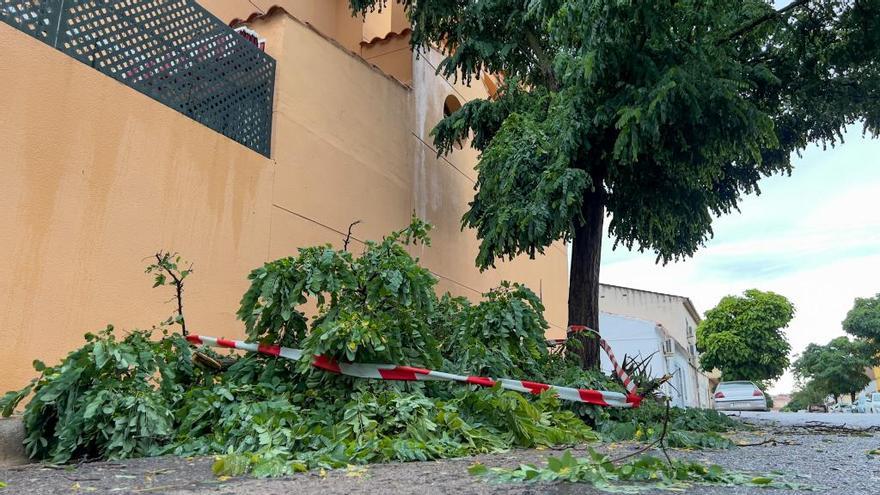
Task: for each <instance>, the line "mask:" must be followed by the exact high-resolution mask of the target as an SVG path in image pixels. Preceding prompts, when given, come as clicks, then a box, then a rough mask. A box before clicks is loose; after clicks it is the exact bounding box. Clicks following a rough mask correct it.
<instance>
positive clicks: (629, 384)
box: [568, 325, 636, 394]
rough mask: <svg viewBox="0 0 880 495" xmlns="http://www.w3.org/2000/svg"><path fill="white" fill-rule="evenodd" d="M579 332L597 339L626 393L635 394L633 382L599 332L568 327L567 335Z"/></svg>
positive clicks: (580, 327)
mask: <svg viewBox="0 0 880 495" xmlns="http://www.w3.org/2000/svg"><path fill="white" fill-rule="evenodd" d="M579 332H592V333H594V334H596V336H597V337H599V346H600V347H602V349H603V350H604V351H605V354H608V359H610V360H611V365H612V366H614V372H615V373H616V374H617V376H618V378H620V381H621V382H622V383H623V386H624V387H625V388H626V390H627V392H629V393H630V394H635V393H636V384H635V382H633V380H632V378H630V376H629V374H628V373H627V372H626V370H624V369H623V368H622V367H621V366H620V364H618V363H617V359H616V358H615V357H614V353H613V352H611V346H610V345H608V342H606V341H605V339H603V338H602V337H601V336H599V332H597V331H595V330H593V329H592V328H590V327H588V326H585V325H569V327H568V333H569V335H571V334H575V333H579Z"/></svg>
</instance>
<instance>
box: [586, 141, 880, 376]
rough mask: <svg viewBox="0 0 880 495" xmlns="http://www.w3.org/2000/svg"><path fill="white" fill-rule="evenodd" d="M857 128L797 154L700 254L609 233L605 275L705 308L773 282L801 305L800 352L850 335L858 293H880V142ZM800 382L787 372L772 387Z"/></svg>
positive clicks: (794, 332) (796, 323)
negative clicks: (620, 240) (684, 255)
mask: <svg viewBox="0 0 880 495" xmlns="http://www.w3.org/2000/svg"><path fill="white" fill-rule="evenodd" d="M855 134H857V133H856V132H850V135H852V137H851V138H850V139H849V142H848V143H847V144H846V145H845V146H842V147H839V148H835V149H830V150H820V149H817V148H811V149H810V150H808V151H807V152H806V153H805V154H804V156H803V157H802V158H796V160H795V164H796V170H795V171H794V173H793V174H792V176H791V177H773V178H769V179H766V180H765V181H762V189H763V190H764V194H762V195H761V196H759V197H755V196H750V197H747V198H745V199H744V200H743V201H742V203H741V212H740V213H734V214H732V215H728V216H725V217H722V218H719V219H718V220H717V221H716V222H715V225H714V229H715V234H716V237H715V238H714V239H712V240H710V241H709V242H708V243H707V246H706V247H704V248H703V249H701V250H699V251H698V252H697V254H696V255H695V257H694V258H693V259H689V260H687V261H684V262H679V263H671V264H669V265H667V266H661V265H656V264H655V263H654V258H655V257H654V255H653V254H651V253H643V254H639V253H628V252H621V251H620V250H618V251H616V252H611V251H610V250H609V249H608V248H607V247H608V246H610V245H611V244H612V241H610V240H608V239H606V249H605V250H604V252H603V266H602V281H603V282H606V283H612V284H619V285H626V286H630V287H638V288H643V289H647V290H655V291H660V292H669V293H673V294H680V295H684V296H688V297H690V298H691V299H692V300H693V301H694V303H695V304H696V305H697V308H698V309H699V310H700V311H701V312H702V311H705V310H707V309H709V308H711V307H713V306H714V305H715V304H717V302H718V300H719V299H720V298H721V297H723V296H725V295H727V294H735V293H741V292H742V291H743V290H745V289H749V288H757V289H760V290H772V291H774V292H778V293H780V294H782V295H785V296H786V297H788V298H789V299H790V300H791V301H792V302H793V303H794V304H795V306H796V308H797V315H796V317H795V319H794V320H793V321H792V322H791V325H790V327H789V328H788V329H787V331H786V333H787V335H788V336H789V340H790V342H791V344H792V351H793V353H797V352H800V351H802V350H803V349H804V347H806V345H807V344H809V343H810V342H816V343H820V344H824V343H826V342H828V341H829V340H831V339H832V338H834V337H836V336H839V335H842V334H843V330H842V328H841V324H840V323H841V321H842V320H843V318H844V317H845V316H846V312H847V311H848V310H849V309H850V308H851V307H852V303H853V299H854V298H856V297H867V296H872V295H874V294H876V293H878V292H880V167H877V162H878V159H877V158H876V157H877V156H880V143H878V142H877V141H867V140H862V139H857V138H856V137H855ZM858 134H860V133H858ZM792 385H793V380H792V377H791V375H790V374H787V375H786V376H784V377H783V378H782V379H781V380H780V381H779V382H778V383H777V384H776V385H775V386H774V387H773V389H772V390H773V391H774V392H787V391H790V390H791V387H792Z"/></svg>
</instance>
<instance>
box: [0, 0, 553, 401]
mask: <svg viewBox="0 0 880 495" xmlns="http://www.w3.org/2000/svg"><path fill="white" fill-rule="evenodd" d="M110 3H111V4H113V6H114V7H116V6H118V7H119V8H129V7H130V8H134V7H131V6H132V5H133V4H132V3H131V2H125V1H122V0H120V1H119V2H110ZM262 3H263V2H260V4H262ZM275 4H276V6H274V7H272V8H269V7H268V6H266V5H263V6H262V7H263V8H264V10H261V11H259V12H254V10H255V7H254V5H253V3H252V2H250V1H248V0H241V1H238V0H203V1H202V2H201V6H203V7H204V8H205V9H207V10H208V11H210V12H211V13H213V15H215V16H216V17H217V18H219V19H220V21H221V22H222V26H221V27H222V28H223V29H226V30H228V32H229V33H232V30H231V28H229V27H226V25H227V24H231V26H232V27H236V28H242V27H243V28H246V32H245V33H243V34H242V36H244V35H246V37H247V39H248V40H256V41H257V42H259V47H258V48H259V49H261V50H264V53H265V55H268V56H269V57H271V59H272V65H273V67H272V69H273V70H274V73H273V79H272V81H271V82H272V85H271V86H270V88H271V90H272V93H271V95H270V96H271V99H269V100H265V99H264V100H263V101H268V102H269V103H270V108H269V109H268V112H267V115H268V116H269V119H270V120H271V122H270V123H271V133H270V134H268V135H267V136H264V137H266V138H267V139H268V140H267V141H265V143H264V144H265V147H264V148H260V147H259V146H254V147H249V146H246V145H243V144H241V143H242V142H247V139H249V137H250V135H247V136H245V138H242V139H241V140H240V141H236V140H234V139H231V138H230V137H228V136H229V135H231V134H232V133H230V132H228V129H227V127H226V124H225V123H224V122H226V121H223V120H222V119H224V118H225V119H227V121H236V118H237V117H240V116H239V115H237V114H236V112H239V110H236V109H238V108H241V107H240V105H241V101H245V100H246V98H245V96H247V95H244V96H242V98H243V100H241V101H239V99H233V98H230V99H228V100H222V99H218V100H216V101H201V102H200V103H201V104H202V105H203V106H205V107H210V108H208V109H209V110H210V112H211V113H210V116H209V117H204V115H202V114H199V113H198V112H195V111H194V110H192V109H189V110H187V108H188V107H187V105H188V104H189V102H191V101H192V99H193V98H197V97H199V94H198V92H197V91H195V90H193V91H192V92H191V93H192V94H183V96H182V97H181V98H184V100H183V101H182V102H181V103H180V104H179V105H177V104H172V103H167V102H166V103H162V102H161V101H159V99H157V97H156V95H155V94H154V93H155V92H161V91H164V89H165V88H164V87H163V85H166V84H167V85H173V84H183V83H181V81H183V82H184V83H186V84H191V82H186V78H187V77H190V78H192V77H202V78H204V77H212V78H214V79H213V80H215V81H221V80H226V81H236V80H238V78H240V77H243V76H249V75H251V74H242V73H240V72H241V68H240V64H239V63H238V62H233V61H232V59H231V58H228V57H227V56H226V55H227V54H225V53H220V52H218V49H217V47H216V46H217V44H216V43H214V42H211V43H205V44H204V45H200V46H195V45H194V44H192V43H190V44H189V45H186V46H185V48H186V49H184V50H178V51H177V52H175V53H176V55H175V57H177V58H167V57H165V58H159V57H156V58H150V57H152V56H153V55H152V54H153V53H155V52H156V51H157V50H158V45H156V44H161V43H164V42H165V41H164V40H169V39H172V38H173V37H174V33H173V32H165V31H161V32H159V30H164V29H166V28H167V29H172V28H175V26H178V25H179V23H180V22H182V21H181V20H180V18H179V17H173V16H170V15H168V14H167V11H165V10H162V9H157V10H156V11H149V12H139V13H137V15H136V16H129V17H124V16H116V17H115V18H116V19H121V18H125V19H134V18H141V19H148V20H149V22H148V23H145V24H142V25H139V26H133V27H130V29H129V28H126V29H113V28H111V29H109V30H105V31H101V34H100V36H99V35H92V34H89V33H90V31H87V30H86V28H85V27H84V28H83V30H81V31H78V33H80V34H82V33H86V34H87V35H88V36H89V37H88V38H80V39H79V41H78V43H79V44H76V43H74V44H72V46H71V44H68V46H65V44H64V43H60V42H58V41H57V39H56V40H55V42H54V43H53V42H52V40H50V39H48V38H47V33H46V32H45V31H44V30H43V26H49V27H52V26H61V27H62V28H63V26H66V23H62V22H60V21H59V22H54V23H53V22H48V21H47V22H45V23H42V22H40V23H31V22H29V21H28V20H27V19H25V21H21V19H22V17H21V16H19V12H17V11H15V10H12V9H13V8H12V7H9V6H8V5H3V6H0V21H3V22H0V91H2V92H3V94H6V95H9V97H8V98H7V99H6V104H5V106H4V113H5V115H4V119H2V121H0V134H2V135H3V136H4V139H3V140H2V141H0V149H2V151H3V155H4V160H3V161H2V162H0V177H2V179H0V212H2V215H0V248H2V249H3V251H4V252H5V253H6V254H5V256H4V257H3V258H2V259H0V293H2V294H4V296H5V297H4V300H3V303H2V305H0V338H2V340H3V342H4V345H3V346H2V347H0V362H2V363H3V368H2V369H3V373H2V374H0V390H8V389H11V388H18V387H21V386H22V385H23V384H24V383H26V382H27V380H29V379H30V378H32V377H33V375H34V372H33V370H32V369H31V366H30V365H31V361H32V360H33V359H34V358H35V357H39V358H41V359H44V360H45V361H46V362H47V363H55V362H57V360H58V359H60V358H61V357H62V356H63V355H65V354H66V353H67V352H69V351H70V350H72V349H74V348H76V347H79V346H80V345H81V344H82V342H83V340H82V335H83V334H84V333H85V332H87V331H95V330H96V329H100V328H103V327H104V326H105V325H106V324H108V323H113V324H115V325H116V327H117V328H118V329H124V328H136V327H139V328H144V327H150V326H152V325H154V324H156V323H157V322H160V321H162V320H164V319H165V317H166V316H167V315H168V314H170V313H171V312H172V311H173V308H172V307H171V306H170V305H169V304H168V303H167V301H168V298H169V294H167V293H164V292H162V291H160V290H154V289H151V288H150V285H151V283H150V280H149V279H148V278H147V276H146V275H144V273H143V270H144V266H145V265H146V264H147V263H148V261H147V260H148V258H149V257H150V256H151V255H152V254H153V253H155V252H157V251H159V250H163V249H164V250H173V251H177V252H179V253H180V254H181V255H182V256H183V257H185V258H186V259H188V260H190V261H192V262H193V263H194V273H193V275H192V276H191V277H190V278H188V279H187V288H186V294H185V311H186V317H187V324H188V327H190V328H191V329H192V330H193V331H195V332H199V333H204V334H209V335H218V336H226V337H230V338H237V337H242V336H243V335H244V332H243V328H242V326H241V325H240V323H239V322H238V321H237V320H236V318H235V312H236V310H237V307H238V302H239V299H240V297H241V295H242V294H243V292H244V291H245V290H246V288H247V285H248V283H247V274H248V273H249V272H250V270H252V269H253V268H255V267H258V266H260V265H261V264H262V263H264V262H266V261H268V260H272V259H276V258H279V257H284V256H289V255H293V254H296V249H297V248H298V247H301V246H307V245H315V244H324V243H329V244H332V245H335V246H338V247H341V244H342V240H343V238H344V237H345V233H346V231H347V229H348V226H349V224H351V223H352V222H354V221H356V220H360V221H361V223H360V224H359V225H358V226H357V227H356V228H355V229H354V231H353V243H354V244H353V245H354V249H355V250H356V249H357V247H358V245H362V243H363V242H364V241H365V240H368V239H376V238H379V237H381V236H382V235H383V234H385V233H387V232H389V231H391V230H395V229H399V228H401V227H403V226H405V225H407V224H408V222H409V219H410V216H411V215H412V214H413V212H415V213H416V214H417V215H419V216H420V217H422V218H423V219H425V220H426V221H428V222H431V223H432V224H434V225H435V229H434V231H433V232H432V240H433V243H432V246H431V247H422V246H419V247H415V248H413V254H414V255H416V256H418V257H419V258H420V259H421V262H422V263H423V264H424V265H425V266H426V267H428V268H429V269H430V270H431V271H432V272H433V273H434V274H435V275H436V277H437V278H438V280H439V284H438V290H440V291H449V292H452V293H454V294H456V295H464V296H467V297H471V298H478V297H479V295H480V293H482V292H485V291H487V290H488V289H490V288H492V287H494V286H496V285H497V284H498V283H499V282H500V281H501V280H503V279H508V280H515V281H519V282H523V283H525V284H527V285H528V286H529V287H531V288H532V289H533V290H534V291H535V292H536V293H539V294H540V295H541V296H542V299H543V301H544V304H545V306H546V308H547V311H546V317H547V319H548V321H549V322H550V324H551V331H550V333H549V335H548V336H549V337H551V338H558V337H562V336H563V335H564V333H565V330H564V328H565V325H566V300H567V293H568V277H567V255H566V249H565V246H564V245H563V244H562V243H558V244H555V245H553V246H552V247H551V248H549V249H547V251H546V254H545V255H544V256H539V257H538V258H537V259H535V260H529V259H527V258H521V259H517V260H514V261H512V262H504V263H500V264H499V266H498V268H497V269H494V270H490V271H487V272H483V273H481V272H480V271H479V270H477V269H476V268H475V266H474V258H475V256H476V254H477V246H478V240H477V239H476V237H475V235H474V233H473V232H472V231H469V230H465V231H462V230H461V228H460V219H461V217H462V214H463V213H464V212H465V210H466V208H467V206H468V202H469V201H470V200H471V199H472V197H473V188H474V184H475V179H476V172H475V171H474V165H475V164H476V160H477V154H476V152H475V151H474V150H472V149H471V148H470V147H468V146H463V147H462V148H461V149H457V150H455V151H454V152H453V153H451V154H450V155H448V156H444V157H438V156H437V153H436V151H435V150H434V149H433V147H432V144H431V138H430V136H429V133H430V130H431V129H432V128H433V126H434V125H435V124H436V123H437V122H438V121H439V120H440V119H441V118H442V117H443V115H444V112H447V113H448V112H449V111H454V110H455V108H457V107H458V106H460V105H461V104H463V103H465V102H466V101H467V100H469V99H472V98H478V97H486V96H487V95H489V94H490V93H491V91H493V85H492V81H491V80H484V81H474V82H473V83H472V84H471V85H470V86H465V85H463V84H456V83H452V82H450V81H447V80H445V79H443V78H441V77H438V76H437V75H436V74H435V67H436V64H437V62H438V60H439V55H438V54H436V53H428V54H422V55H421V56H420V57H415V56H414V55H413V53H412V52H411V51H410V50H409V46H408V41H409V26H408V25H407V24H406V19H405V17H404V16H403V12H402V11H401V10H400V7H399V6H396V5H391V4H389V5H390V8H388V9H385V10H383V11H382V12H381V13H379V12H377V13H375V14H371V15H369V16H367V18H366V19H361V18H352V17H351V15H350V13H349V11H348V8H347V2H345V1H344V0H338V1H337V0H287V1H280V0H279V1H276V2H275ZM89 5H91V4H89ZM101 5H102V7H101V8H104V4H103V3H102V4H101ZM126 5H128V7H126ZM174 5H175V6H176V7H175V8H177V7H180V8H181V9H183V10H181V12H183V13H182V14H181V15H184V16H191V15H195V14H194V13H197V12H200V10H199V9H200V8H201V7H198V4H196V2H194V1H193V0H180V1H178V2H174ZM84 6H85V4H84V3H83V4H82V5H80V6H79V7H77V8H86V7H88V6H85V7H84ZM135 7H136V8H138V9H149V8H153V7H154V3H150V2H147V3H144V4H140V3H138V4H137V5H136V6H135ZM89 8H90V7H89ZM78 12H79V11H74V10H71V11H66V14H70V15H73V14H77V15H79V14H78ZM102 12H103V11H102ZM102 12H97V11H96V12H91V13H89V16H91V15H93V14H94V15H97V16H100V15H105V14H106V12H104V13H102ZM16 16H18V17H16ZM89 16H83V19H84V20H83V22H84V23H85V24H84V26H86V27H89V29H91V28H92V27H96V26H97V27H102V26H106V25H107V24H106V22H115V21H112V19H113V18H114V17H112V16H111V17H108V18H107V19H100V20H99V21H94V18H93V17H89ZM199 19H200V20H199V22H200V23H210V21H211V19H206V18H204V16H202V17H200V18H199ZM120 22H121V21H120ZM16 23H17V24H16ZM200 26H201V24H200ZM47 29H48V28H47ZM150 29H152V30H156V31H149V30H150ZM214 29H215V30H214V31H212V32H213V33H215V34H213V35H212V36H216V37H217V39H220V38H223V39H227V40H229V39H231V38H228V37H229V36H231V35H230V34H228V33H227V32H226V31H224V30H223V29H219V30H218V28H214ZM29 30H30V32H29ZM138 30H140V31H138ZM144 30H147V31H149V32H147V31H144ZM130 33H135V34H133V35H131V37H130V38H126V36H129V34H130ZM68 34H69V33H68ZM154 35H155V36H154ZM236 36H238V34H236ZM83 40H85V41H83ZM145 40H146V41H145ZM237 40H238V39H237V38H236V39H235V41H237ZM145 43H146V44H147V45H148V46H149V49H147V48H145V47H144V46H145V45H144V44H145ZM149 43H155V44H154V45H149ZM184 43H187V41H184ZM84 47H85V48H84ZM89 47H90V48H91V49H93V52H91V55H90V54H89V53H86V48H89ZM65 50H66V51H65ZM131 53H137V56H136V57H133V58H132V59H131V60H126V61H125V63H129V62H130V65H128V66H126V68H125V69H124V70H123V72H121V73H120V72H114V71H113V70H107V68H106V67H105V66H104V65H103V64H104V62H105V61H106V62H108V63H109V62H113V61H114V60H116V59H117V58H119V57H122V55H124V54H126V55H127V54H131ZM205 53H207V54H210V56H207V55H204V54H205ZM245 55H247V56H248V57H247V58H248V60H251V59H256V58H259V57H258V54H257V53H256V52H248V53H246V54H245ZM259 56H260V57H262V56H263V55H259ZM190 59H192V60H195V59H198V61H199V63H200V64H201V65H200V66H199V67H200V70H202V72H201V73H200V74H193V72H194V71H190V73H185V71H181V70H178V68H179V67H181V64H184V63H186V64H190V63H194V62H192V60H190ZM84 61H85V62H86V63H84ZM266 67H268V65H267V66H266ZM138 71H140V72H138ZM137 73H141V74H144V73H149V74H151V76H150V77H152V78H153V79H146V80H145V79H144V78H143V77H142V76H137ZM135 76H137V77H140V79H139V80H140V81H141V82H142V83H143V85H144V87H143V88H141V89H139V90H135V89H132V86H133V83H131V82H126V81H131V80H132V79H133V78H135ZM181 87H184V88H186V87H189V88H194V87H197V86H193V85H190V86H186V85H183V86H181ZM208 89H211V88H206V90H208ZM175 105H177V106H175ZM227 105H228V107H227ZM234 105H239V106H234ZM185 111H188V112H189V113H187V114H184V113H182V112H185ZM249 118H250V117H247V119H249ZM199 119H202V120H199ZM247 119H238V121H241V120H245V121H247ZM197 120H198V121H197ZM246 123H247V122H246Z"/></svg>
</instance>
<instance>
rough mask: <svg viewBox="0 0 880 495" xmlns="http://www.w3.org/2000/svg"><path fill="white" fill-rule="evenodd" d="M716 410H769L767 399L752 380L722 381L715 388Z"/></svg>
mask: <svg viewBox="0 0 880 495" xmlns="http://www.w3.org/2000/svg"><path fill="white" fill-rule="evenodd" d="M715 410H717V411H767V410H768V409H767V399H766V398H765V397H764V392H761V389H760V388H758V386H757V385H755V384H754V383H752V382H746V381H737V382H721V383H719V384H718V386H717V387H716V388H715Z"/></svg>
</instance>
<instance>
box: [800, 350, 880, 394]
mask: <svg viewBox="0 0 880 495" xmlns="http://www.w3.org/2000/svg"><path fill="white" fill-rule="evenodd" d="M869 356H870V353H869V352H868V347H867V345H866V344H865V342H863V341H859V340H853V341H851V340H850V339H849V338H847V337H837V338H836V339H834V340H832V341H831V342H829V343H828V344H827V345H817V344H810V345H808V346H807V348H806V349H805V350H804V352H803V353H801V355H800V356H799V357H798V358H797V359H796V360H795V362H794V363H793V366H792V369H793V371H794V374H795V376H796V377H797V378H799V379H801V380H807V381H811V382H812V383H813V386H814V387H816V388H817V389H818V390H820V391H823V392H824V393H825V394H826V395H833V396H834V397H835V398H836V397H839V396H840V395H844V394H847V395H849V396H850V397H854V396H855V394H857V393H858V392H859V391H860V390H862V389H863V388H865V386H866V385H868V383H869V382H870V381H871V379H870V378H869V377H868V375H867V374H865V368H866V367H867V366H868V365H869V364H870V359H869Z"/></svg>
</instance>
